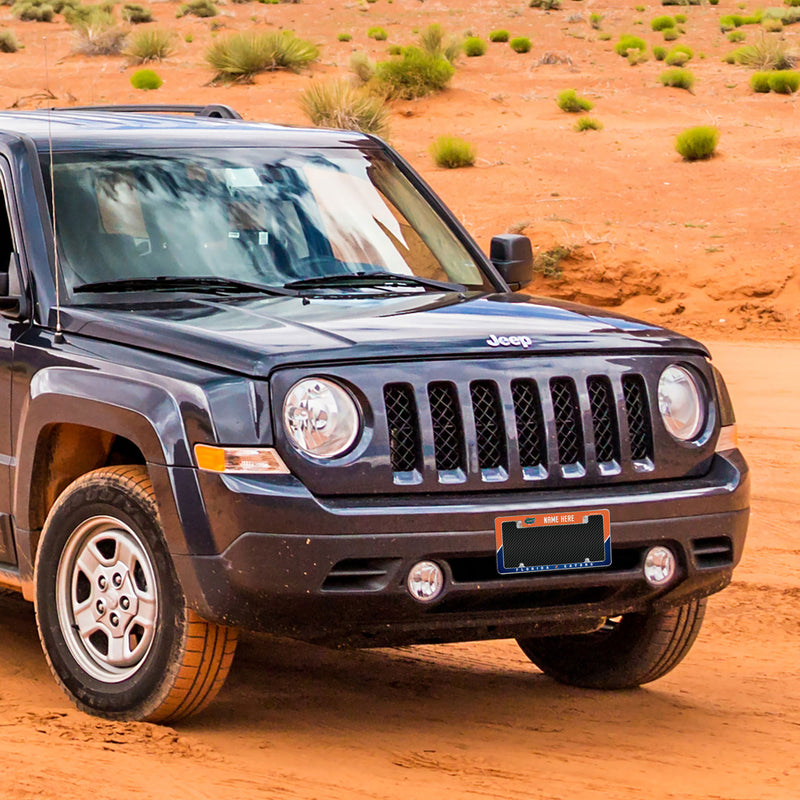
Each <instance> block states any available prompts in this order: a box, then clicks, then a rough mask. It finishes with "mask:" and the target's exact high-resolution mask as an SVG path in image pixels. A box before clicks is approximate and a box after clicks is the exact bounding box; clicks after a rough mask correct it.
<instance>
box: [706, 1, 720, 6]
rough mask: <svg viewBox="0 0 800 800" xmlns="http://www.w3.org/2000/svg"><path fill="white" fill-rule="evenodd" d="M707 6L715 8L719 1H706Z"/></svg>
mask: <svg viewBox="0 0 800 800" xmlns="http://www.w3.org/2000/svg"><path fill="white" fill-rule="evenodd" d="M708 3H709V5H712V6H716V5H719V0H708Z"/></svg>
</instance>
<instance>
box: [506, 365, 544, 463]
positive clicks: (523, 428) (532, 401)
mask: <svg viewBox="0 0 800 800" xmlns="http://www.w3.org/2000/svg"><path fill="white" fill-rule="evenodd" d="M511 397H512V399H513V401H514V415H515V417H516V420H517V437H518V439H519V461H520V466H521V467H522V470H523V473H524V472H526V471H531V470H536V469H537V468H538V469H540V470H541V471H542V473H544V467H545V464H546V463H547V447H546V439H545V432H544V422H543V420H542V404H541V401H540V400H539V389H538V387H537V386H536V382H535V381H530V380H517V381H511Z"/></svg>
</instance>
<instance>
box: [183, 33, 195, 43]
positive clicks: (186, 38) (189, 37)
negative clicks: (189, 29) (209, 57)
mask: <svg viewBox="0 0 800 800" xmlns="http://www.w3.org/2000/svg"><path fill="white" fill-rule="evenodd" d="M183 41H184V42H186V44H191V43H192V42H193V41H194V36H192V34H191V33H187V34H185V35H184V37H183Z"/></svg>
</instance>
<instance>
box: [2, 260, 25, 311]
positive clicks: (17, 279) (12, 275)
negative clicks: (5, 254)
mask: <svg viewBox="0 0 800 800" xmlns="http://www.w3.org/2000/svg"><path fill="white" fill-rule="evenodd" d="M28 310H29V304H28V296H27V293H26V291H25V284H24V282H23V279H22V268H21V267H20V264H19V258H18V257H17V254H16V253H12V254H11V257H10V258H9V260H8V272H7V273H0V315H2V316H4V317H7V318H8V319H23V318H24V317H27V316H28Z"/></svg>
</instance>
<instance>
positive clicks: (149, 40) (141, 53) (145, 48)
mask: <svg viewBox="0 0 800 800" xmlns="http://www.w3.org/2000/svg"><path fill="white" fill-rule="evenodd" d="M174 39H175V34H174V33H173V32H172V31H165V30H158V29H155V30H146V31H138V32H137V33H134V34H133V35H132V36H131V38H130V41H129V42H128V46H127V47H126V48H125V55H126V56H128V58H129V59H130V60H131V62H132V63H133V64H144V63H146V62H148V61H161V60H162V59H164V58H167V57H168V56H170V55H171V54H172V52H173V51H174V49H175V47H174V44H173V43H174Z"/></svg>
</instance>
